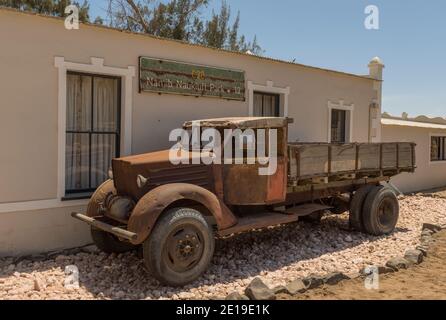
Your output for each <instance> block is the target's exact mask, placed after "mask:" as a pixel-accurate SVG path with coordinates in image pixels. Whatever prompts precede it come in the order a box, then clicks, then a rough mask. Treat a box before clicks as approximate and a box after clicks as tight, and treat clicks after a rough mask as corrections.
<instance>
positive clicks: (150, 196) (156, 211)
mask: <svg viewBox="0 0 446 320" xmlns="http://www.w3.org/2000/svg"><path fill="white" fill-rule="evenodd" d="M181 200H189V201H194V202H196V203H199V204H201V205H203V206H204V207H206V208H207V209H208V210H209V212H210V213H211V214H212V215H213V216H214V218H215V220H216V222H217V226H218V228H219V229H220V230H222V229H227V228H230V227H232V226H233V225H235V224H236V223H237V218H236V217H235V216H234V215H233V214H232V212H231V211H230V210H229V209H228V207H226V205H225V204H224V203H223V201H222V200H221V199H219V198H218V197H217V196H216V195H215V194H214V193H212V192H210V191H209V190H206V189H204V188H201V187H199V186H195V185H191V184H184V183H176V184H170V185H163V186H160V187H158V188H156V189H154V190H152V191H150V192H149V193H147V194H146V195H145V196H144V197H143V198H142V199H141V200H140V201H139V202H138V204H137V205H136V207H135V209H134V210H133V213H132V215H131V217H130V220H129V224H128V230H129V231H131V232H134V233H136V234H138V237H137V239H136V240H132V243H133V244H141V243H142V242H143V241H144V240H145V239H146V238H147V237H148V236H149V234H150V232H151V231H152V228H153V226H154V225H155V223H156V221H157V219H158V217H159V216H160V214H161V213H162V212H163V211H164V210H165V209H166V208H167V207H169V206H170V205H171V204H172V203H174V202H176V201H181Z"/></svg>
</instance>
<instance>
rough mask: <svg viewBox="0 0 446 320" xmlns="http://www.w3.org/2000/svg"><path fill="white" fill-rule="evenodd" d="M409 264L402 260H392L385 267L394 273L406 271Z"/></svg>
mask: <svg viewBox="0 0 446 320" xmlns="http://www.w3.org/2000/svg"><path fill="white" fill-rule="evenodd" d="M410 264H411V263H410V262H409V261H407V260H406V259H404V258H392V259H390V260H389V261H387V263H386V267H389V268H392V269H393V270H395V271H398V270H401V269H407V268H409V267H410Z"/></svg>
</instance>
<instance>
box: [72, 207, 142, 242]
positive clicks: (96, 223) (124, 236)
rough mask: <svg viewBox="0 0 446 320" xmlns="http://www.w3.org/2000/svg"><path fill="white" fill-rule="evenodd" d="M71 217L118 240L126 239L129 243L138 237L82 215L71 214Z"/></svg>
mask: <svg viewBox="0 0 446 320" xmlns="http://www.w3.org/2000/svg"><path fill="white" fill-rule="evenodd" d="M71 216H72V217H73V218H75V219H78V220H80V221H83V222H85V223H88V224H89V225H91V226H93V227H95V228H97V229H100V230H102V231H105V232H108V233H111V234H113V235H115V236H117V237H118V238H121V239H126V240H128V241H130V242H132V241H135V240H136V239H137V238H138V235H137V234H136V233H134V232H130V231H128V230H125V229H123V228H119V227H116V226H112V225H111V224H108V223H105V222H102V221H99V220H98V219H94V218H91V217H88V216H86V215H85V214H82V213H78V212H73V213H71Z"/></svg>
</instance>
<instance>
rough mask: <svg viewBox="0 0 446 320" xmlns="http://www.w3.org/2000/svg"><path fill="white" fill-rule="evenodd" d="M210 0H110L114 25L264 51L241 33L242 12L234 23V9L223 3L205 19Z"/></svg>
mask: <svg viewBox="0 0 446 320" xmlns="http://www.w3.org/2000/svg"><path fill="white" fill-rule="evenodd" d="M208 4H209V0H166V1H163V2H158V1H155V0H139V1H138V0H109V9H108V15H109V18H110V24H111V26H113V27H115V28H119V29H124V30H129V31H134V32H144V33H149V34H152V35H155V36H160V37H165V38H171V39H176V40H183V41H187V42H191V43H198V44H202V45H206V46H210V47H215V48H221V49H228V50H233V51H242V52H246V51H248V50H249V51H250V52H252V53H254V54H261V53H262V49H261V47H260V46H259V45H258V43H257V38H256V37H254V40H253V41H252V42H249V41H247V40H246V38H245V36H243V35H239V26H240V13H238V14H237V17H236V19H235V21H234V22H233V23H232V25H231V8H230V7H229V6H228V5H227V4H226V3H225V2H223V4H222V7H221V9H220V12H218V13H215V12H212V16H211V18H210V19H209V20H204V19H203V18H202V16H201V10H202V9H203V8H206V7H207V5H208Z"/></svg>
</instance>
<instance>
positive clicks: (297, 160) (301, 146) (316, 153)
mask: <svg viewBox="0 0 446 320" xmlns="http://www.w3.org/2000/svg"><path fill="white" fill-rule="evenodd" d="M415 146H416V145H415V143H409V142H395V143H350V144H329V143H290V144H288V159H289V164H288V186H289V187H297V186H300V185H308V184H320V183H323V184H326V183H329V182H331V181H340V180H355V179H361V178H376V177H383V176H387V177H392V176H394V175H397V174H399V173H401V172H414V171H415V168H416V165H415V160H416V159H415Z"/></svg>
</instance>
